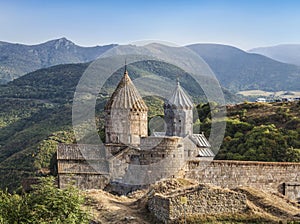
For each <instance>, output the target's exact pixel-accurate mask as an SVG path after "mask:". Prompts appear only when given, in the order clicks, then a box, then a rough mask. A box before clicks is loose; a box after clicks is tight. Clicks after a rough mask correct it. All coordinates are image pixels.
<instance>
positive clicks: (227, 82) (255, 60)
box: [187, 44, 300, 92]
mask: <svg viewBox="0 0 300 224" xmlns="http://www.w3.org/2000/svg"><path fill="white" fill-rule="evenodd" d="M187 47H188V48H190V49H191V50H193V51H195V52H196V53H197V54H199V55H200V56H201V57H202V58H203V60H204V61H205V62H206V63H207V64H208V65H209V66H210V68H211V69H212V71H213V72H214V73H215V75H216V77H217V78H218V80H219V82H220V84H221V85H222V86H223V87H225V88H227V89H229V90H231V91H233V92H237V91H239V90H252V89H260V90H268V91H279V90H299V89H300V67H298V66H296V65H291V64H285V63H282V62H278V61H275V60H273V59H271V58H268V57H266V56H263V55H259V54H253V53H248V52H245V51H242V50H241V49H238V48H236V47H232V46H227V45H220V44H193V45H189V46H187Z"/></svg>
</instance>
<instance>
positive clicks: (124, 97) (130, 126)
mask: <svg viewBox="0 0 300 224" xmlns="http://www.w3.org/2000/svg"><path fill="white" fill-rule="evenodd" d="M147 112H148V107H147V105H146V104H145V102H144V101H143V99H142V97H141V96H140V94H139V92H138V91H137V89H136V88H135V86H134V84H133V82H132V81H131V79H130V77H129V75H128V71H127V69H126V66H125V72H124V75H123V77H122V79H121V80H120V82H119V84H118V86H117V88H116V89H115V91H114V92H113V94H112V96H111V98H110V100H109V101H108V102H107V104H106V106H105V113H106V119H105V139H106V142H105V147H104V149H101V147H100V146H99V147H98V148H97V146H91V147H90V149H89V150H90V152H89V153H88V154H87V156H85V157H86V158H87V159H86V160H85V159H84V155H82V154H81V152H80V148H84V149H85V151H86V150H88V148H89V146H88V145H85V146H84V147H78V146H75V145H74V146H72V145H65V144H61V145H60V146H59V148H58V153H57V154H58V156H57V159H58V173H59V184H60V186H65V185H66V184H67V183H68V182H70V180H72V181H73V182H75V184H76V185H77V186H78V187H80V188H104V186H106V185H107V184H108V183H109V182H114V183H117V184H126V185H130V183H132V185H143V184H148V183H152V182H154V181H157V180H160V179H161V178H168V177H173V176H175V175H177V173H178V172H180V171H182V170H183V169H184V167H185V164H186V161H187V160H199V161H200V160H201V159H203V158H210V159H212V158H213V157H214V153H213V152H212V150H211V146H210V144H209V142H208V141H207V139H206V138H205V136H204V135H203V134H193V103H192V101H191V99H190V98H189V97H188V95H187V94H186V93H185V92H184V90H183V89H182V87H181V86H180V84H179V82H177V86H176V88H175V90H174V91H173V93H172V96H171V98H170V99H169V100H168V101H166V102H165V104H164V113H165V121H166V126H167V127H166V130H167V131H166V133H159V134H158V133H156V134H155V136H147V134H148V120H147ZM101 150H102V151H103V150H104V151H105V153H102V154H105V158H103V156H99V155H100V154H101V153H100V151H101ZM83 154H86V153H83ZM89 164H91V166H89ZM95 164H96V165H95ZM101 164H108V170H107V172H100V173H99V172H97V170H95V167H96V169H97V168H98V167H99V166H101ZM101 170H105V169H101ZM145 178H146V179H147V180H145ZM140 180H142V181H140Z"/></svg>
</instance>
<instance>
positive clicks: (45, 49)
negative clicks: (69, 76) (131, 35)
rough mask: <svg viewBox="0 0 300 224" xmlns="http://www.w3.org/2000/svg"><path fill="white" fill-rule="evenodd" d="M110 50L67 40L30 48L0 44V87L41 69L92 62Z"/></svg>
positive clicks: (110, 46)
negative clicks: (80, 44)
mask: <svg viewBox="0 0 300 224" xmlns="http://www.w3.org/2000/svg"><path fill="white" fill-rule="evenodd" d="M113 46H115V45H113V44H111V45H106V46H96V47H80V46H77V45H75V44H74V43H73V42H71V41H69V40H67V39H66V38H61V39H57V40H51V41H48V42H46V43H42V44H38V45H31V46H30V45H23V44H11V43H6V42H0V84H1V83H7V82H8V81H11V80H13V79H16V78H18V77H20V76H22V75H25V74H26V73H28V72H32V71H35V70H38V69H40V68H46V67H50V66H53V65H58V64H68V63H80V62H88V61H92V60H94V59H95V58H97V57H99V56H100V55H101V54H102V53H104V52H105V51H106V50H108V49H110V48H112V47H113Z"/></svg>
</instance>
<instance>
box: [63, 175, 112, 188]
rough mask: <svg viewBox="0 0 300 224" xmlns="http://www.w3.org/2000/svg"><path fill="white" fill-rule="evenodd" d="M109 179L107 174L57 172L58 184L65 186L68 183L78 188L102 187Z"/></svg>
mask: <svg viewBox="0 0 300 224" xmlns="http://www.w3.org/2000/svg"><path fill="white" fill-rule="evenodd" d="M109 181H110V177H109V175H103V174H96V173H95V174H91V173H81V174H75V173H74V174H70V173H68V174H59V176H58V186H59V187H60V188H65V187H67V186H69V185H73V186H76V187H78V188H79V189H104V188H105V187H106V186H107V185H108V183H109Z"/></svg>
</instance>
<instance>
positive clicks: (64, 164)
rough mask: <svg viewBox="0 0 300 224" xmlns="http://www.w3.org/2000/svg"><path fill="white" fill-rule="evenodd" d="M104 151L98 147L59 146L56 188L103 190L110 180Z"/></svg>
mask: <svg viewBox="0 0 300 224" xmlns="http://www.w3.org/2000/svg"><path fill="white" fill-rule="evenodd" d="M105 155H106V150H105V148H103V147H102V146H100V145H82V144H81V145H80V144H59V145H58V148H57V168H58V169H57V170H58V186H59V187H60V188H64V187H66V186H67V185H70V184H71V185H75V186H77V187H78V188H80V189H90V188H94V189H103V188H104V187H105V186H106V185H107V184H108V183H109V180H110V176H109V163H108V161H107V159H106V158H105Z"/></svg>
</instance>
